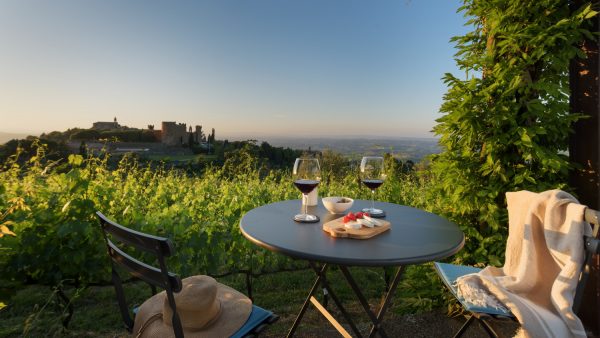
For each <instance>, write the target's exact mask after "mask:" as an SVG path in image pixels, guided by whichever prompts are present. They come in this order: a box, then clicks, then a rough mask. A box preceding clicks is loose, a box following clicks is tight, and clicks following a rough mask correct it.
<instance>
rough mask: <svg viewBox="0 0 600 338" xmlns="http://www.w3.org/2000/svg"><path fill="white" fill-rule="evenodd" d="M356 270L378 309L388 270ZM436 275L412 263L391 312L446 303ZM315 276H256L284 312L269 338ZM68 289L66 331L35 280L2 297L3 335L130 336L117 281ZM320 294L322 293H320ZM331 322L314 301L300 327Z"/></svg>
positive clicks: (269, 302)
mask: <svg viewBox="0 0 600 338" xmlns="http://www.w3.org/2000/svg"><path fill="white" fill-rule="evenodd" d="M351 271H352V274H353V276H354V277H355V279H356V281H357V283H358V285H360V286H361V287H362V290H363V292H364V293H365V296H366V297H367V299H369V303H370V304H371V306H372V309H373V310H376V309H377V308H378V306H379V303H380V301H381V295H382V294H383V292H384V289H385V282H384V274H383V269H381V268H353V269H352V270H351ZM434 275H435V273H433V272H432V268H431V266H430V265H424V266H412V267H409V268H408V269H407V271H406V273H405V277H406V278H404V279H403V281H402V282H401V284H400V285H399V287H398V289H397V291H396V293H395V295H394V298H393V303H392V306H391V308H390V310H389V312H388V313H389V316H394V314H402V313H409V312H418V311H428V310H431V309H433V308H439V307H441V306H442V305H443V300H442V298H443V297H442V287H441V285H439V282H438V281H437V278H435V277H433V276H434ZM314 279H315V275H314V273H313V272H312V271H311V270H301V271H295V272H280V273H275V274H268V275H263V276H261V277H259V278H255V279H253V283H252V285H253V296H254V302H255V304H257V305H259V306H261V307H263V308H266V309H269V310H272V311H274V312H275V313H277V314H278V315H279V316H280V320H279V321H278V322H277V323H275V324H274V325H272V326H271V327H270V328H269V329H268V331H267V332H266V334H265V335H266V336H267V337H281V336H285V334H286V333H287V330H288V329H289V327H291V325H292V323H293V320H294V318H295V317H296V314H297V312H298V311H299V310H300V307H301V306H302V303H303V301H304V299H305V297H306V295H307V292H308V289H309V288H310V286H311V285H312V283H313V282H314ZM218 280H219V282H221V283H224V284H227V285H229V286H231V287H234V288H235V289H237V290H239V291H242V292H245V276H244V275H239V274H238V275H231V276H227V277H224V278H219V279H218ZM328 281H329V283H330V284H331V285H332V287H333V289H334V290H335V291H336V293H337V295H338V296H339V297H340V299H341V300H342V302H343V303H344V306H346V307H347V309H348V311H349V312H350V313H351V315H352V316H353V317H354V318H356V319H357V324H358V325H359V327H363V326H364V327H366V323H367V321H368V319H367V317H366V315H365V314H364V313H363V312H362V308H361V306H360V304H359V302H358V301H357V300H356V298H355V296H354V294H353V293H352V290H351V289H350V288H349V286H348V285H347V283H346V282H345V280H344V279H343V276H342V274H341V273H340V271H339V270H336V269H330V272H329V273H328ZM432 283H433V284H432ZM415 285H420V286H421V288H420V289H419V288H415ZM436 285H438V286H439V287H438V288H437V291H435V292H434V294H432V292H431V287H432V286H433V288H434V289H435V286H436ZM423 286H427V288H423ZM125 289H126V295H127V297H128V299H130V301H129V302H130V304H141V303H142V302H143V301H144V300H145V299H146V298H148V297H149V296H150V288H149V287H148V286H147V285H146V284H144V283H142V282H133V283H127V284H126V285H125ZM66 293H67V294H68V296H69V297H71V298H72V302H73V305H74V308H75V312H74V315H73V318H72V319H71V323H70V325H69V328H68V329H67V330H64V329H63V328H62V325H61V318H63V316H64V310H63V308H61V306H59V302H57V300H56V297H54V296H53V291H52V289H50V288H49V287H46V286H39V285H31V286H27V287H25V288H22V289H21V290H18V291H17V292H16V293H15V294H14V296H13V297H12V298H11V299H10V300H8V301H6V300H2V301H3V302H5V303H6V304H7V305H8V306H7V307H5V308H3V309H1V310H0V337H38V336H44V337H53V336H54V337H126V336H128V333H127V331H126V330H125V329H124V328H123V323H122V320H121V317H120V314H119V311H118V306H117V303H116V297H115V294H114V289H113V287H112V286H102V287H89V288H85V289H79V290H77V289H74V288H71V289H68V290H66ZM319 297H321V293H320V292H319ZM419 301H421V303H419ZM329 303H330V305H329V307H328V308H329V309H330V310H333V313H334V314H337V317H338V318H340V319H341V317H340V316H339V313H338V312H337V308H336V306H335V305H334V303H333V302H332V301H330V302H329ZM342 322H343V320H342ZM328 325H329V324H328V323H327V322H326V321H325V319H324V318H322V317H321V316H320V315H319V314H318V313H317V311H316V310H315V309H314V308H313V307H312V305H311V306H310V307H309V310H308V311H307V313H306V315H305V317H304V319H303V321H302V324H301V326H300V328H299V332H316V335H317V336H318V335H319V332H320V330H321V328H323V327H328ZM361 325H362V326H361Z"/></svg>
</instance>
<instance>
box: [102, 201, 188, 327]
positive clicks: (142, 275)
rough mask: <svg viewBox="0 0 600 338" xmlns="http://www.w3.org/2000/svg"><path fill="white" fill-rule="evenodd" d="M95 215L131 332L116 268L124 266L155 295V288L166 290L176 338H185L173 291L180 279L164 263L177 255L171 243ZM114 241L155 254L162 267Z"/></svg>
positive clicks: (122, 310)
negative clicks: (142, 260)
mask: <svg viewBox="0 0 600 338" xmlns="http://www.w3.org/2000/svg"><path fill="white" fill-rule="evenodd" d="M96 215H97V216H98V218H99V220H100V227H101V228H102V234H103V235H104V240H105V241H106V246H107V249H108V255H109V256H110V258H111V260H112V282H113V285H114V287H115V291H116V293H117V301H118V302H119V308H120V311H121V316H122V317H123V321H124V322H125V326H126V327H127V329H128V330H129V332H131V331H132V329H133V320H132V319H131V316H130V314H129V309H128V305H127V301H126V299H125V294H124V292H123V285H122V281H121V277H120V276H119V274H118V273H117V270H116V267H117V266H120V267H122V268H123V269H124V270H126V271H127V272H129V274H130V275H132V276H134V277H136V278H139V279H141V280H143V281H145V282H146V283H148V284H150V285H151V286H152V290H153V291H154V292H155V290H156V289H155V287H159V288H162V289H164V290H165V291H166V293H167V299H168V300H169V304H170V305H171V308H172V309H173V318H172V323H173V330H174V332H175V336H176V337H177V338H180V337H183V330H182V328H181V321H180V320H179V316H178V315H177V310H176V305H175V298H174V296H173V293H174V292H179V291H181V288H182V285H181V279H180V278H179V277H178V276H177V275H176V274H173V273H171V272H169V271H168V270H167V266H166V263H165V257H169V256H171V255H172V254H173V252H174V250H173V245H172V243H171V241H170V240H169V239H168V238H164V237H157V236H152V235H148V234H145V233H143V232H139V231H135V230H131V229H129V228H126V227H124V226H122V225H119V224H117V223H115V222H113V221H111V220H109V219H108V218H106V216H104V215H103V214H102V213H100V212H96ZM113 241H114V242H113ZM115 242H118V243H120V244H121V246H132V247H135V248H137V249H138V250H142V251H145V252H148V253H151V254H153V255H154V256H156V260H157V261H158V265H159V266H158V267H154V266H150V265H148V264H146V263H144V262H141V261H139V260H137V259H135V258H133V257H131V256H130V255H128V254H127V253H125V252H124V251H123V250H121V249H120V248H119V246H117V245H116V244H115Z"/></svg>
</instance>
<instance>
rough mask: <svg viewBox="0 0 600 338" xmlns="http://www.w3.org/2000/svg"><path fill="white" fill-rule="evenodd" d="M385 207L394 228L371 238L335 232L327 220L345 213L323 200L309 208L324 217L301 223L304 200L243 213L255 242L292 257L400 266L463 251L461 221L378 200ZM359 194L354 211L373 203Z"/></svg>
mask: <svg viewBox="0 0 600 338" xmlns="http://www.w3.org/2000/svg"><path fill="white" fill-rule="evenodd" d="M375 204H376V207H377V208H381V209H383V210H385V212H386V214H387V216H386V217H385V219H386V220H388V221H389V222H391V229H390V230H388V231H386V232H384V233H382V234H380V235H377V236H375V237H373V238H370V239H349V238H333V237H331V236H329V235H328V234H327V233H326V232H324V231H323V230H322V227H323V223H325V222H328V221H331V220H334V219H336V218H338V217H341V216H342V215H333V214H330V213H329V212H328V211H327V210H326V209H325V207H323V205H322V204H321V201H319V204H318V205H317V206H315V207H309V208H308V211H309V213H312V214H316V215H318V216H319V217H320V218H321V222H319V223H310V224H309V223H296V222H294V220H293V217H294V215H295V214H297V213H299V211H300V206H301V201H300V200H290V201H282V202H276V203H272V204H268V205H264V206H261V207H258V208H256V209H253V210H250V211H249V212H248V213H247V214H245V215H244V217H242V220H241V221H240V229H241V231H242V234H243V235H244V236H245V237H246V238H248V239H249V240H250V241H252V242H254V243H255V244H257V245H259V246H261V247H263V248H266V249H268V250H271V251H274V252H278V253H281V254H284V255H287V256H290V257H293V258H298V259H305V260H310V261H317V262H322V263H332V264H340V265H348V266H398V265H407V264H419V263H424V262H430V261H434V260H439V259H442V258H445V257H448V256H451V255H453V254H455V253H456V252H458V251H459V250H460V249H461V248H462V247H463V245H464V242H465V237H464V234H463V233H462V231H461V230H460V229H459V228H458V226H457V225H456V224H454V223H452V222H450V221H448V220H446V219H444V218H442V217H440V216H438V215H435V214H432V213H429V212H426V211H423V210H420V209H415V208H411V207H407V206H403V205H398V204H392V203H385V202H375ZM370 205H371V202H370V201H364V200H355V201H354V205H353V206H352V208H351V211H354V212H356V211H360V210H361V209H362V208H365V207H370Z"/></svg>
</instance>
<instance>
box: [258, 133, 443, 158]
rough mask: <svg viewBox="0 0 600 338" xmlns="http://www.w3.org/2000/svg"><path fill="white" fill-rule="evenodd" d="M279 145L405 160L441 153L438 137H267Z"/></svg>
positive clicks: (353, 156) (274, 144) (356, 155)
mask: <svg viewBox="0 0 600 338" xmlns="http://www.w3.org/2000/svg"><path fill="white" fill-rule="evenodd" d="M265 141H267V142H269V143H270V144H271V145H273V146H276V147H289V148H292V149H308V148H309V147H310V148H311V149H312V150H325V149H329V150H332V151H335V152H338V153H341V154H343V155H346V156H348V157H351V158H355V157H356V158H359V157H361V156H368V155H383V154H385V153H391V154H393V155H394V156H395V157H397V158H399V159H402V160H412V161H415V162H416V161H419V160H421V159H423V158H425V157H426V156H428V155H431V154H437V153H439V152H440V147H439V145H438V140H437V139H435V138H409V137H407V138H395V139H392V138H389V139H386V138H381V139H375V138H267V139H265Z"/></svg>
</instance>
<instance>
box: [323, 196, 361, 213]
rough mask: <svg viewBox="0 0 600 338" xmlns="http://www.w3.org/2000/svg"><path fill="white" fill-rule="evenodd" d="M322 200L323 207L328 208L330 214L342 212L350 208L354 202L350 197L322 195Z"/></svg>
mask: <svg viewBox="0 0 600 338" xmlns="http://www.w3.org/2000/svg"><path fill="white" fill-rule="evenodd" d="M322 201H323V205H324V206H325V209H327V210H329V212H330V213H332V214H343V213H345V212H346V211H347V210H348V209H350V207H352V204H353V203H354V200H353V199H351V198H348V197H336V196H330V197H323V198H322Z"/></svg>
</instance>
